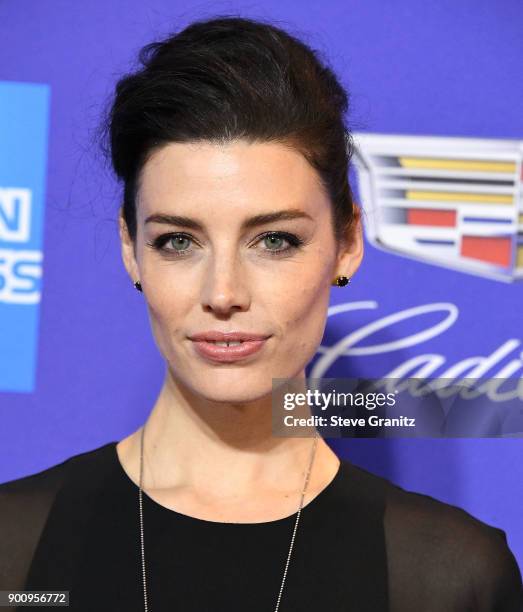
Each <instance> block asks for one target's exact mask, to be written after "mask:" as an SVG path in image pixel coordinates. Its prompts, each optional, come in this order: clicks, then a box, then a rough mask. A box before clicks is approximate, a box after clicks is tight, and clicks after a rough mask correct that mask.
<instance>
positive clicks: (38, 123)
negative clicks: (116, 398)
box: [0, 81, 50, 392]
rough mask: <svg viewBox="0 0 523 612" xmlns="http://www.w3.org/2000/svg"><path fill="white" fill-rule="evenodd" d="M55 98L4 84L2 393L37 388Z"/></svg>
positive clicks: (0, 96) (35, 87) (0, 141)
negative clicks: (51, 109)
mask: <svg viewBox="0 0 523 612" xmlns="http://www.w3.org/2000/svg"><path fill="white" fill-rule="evenodd" d="M49 98H50V90H49V86H48V85H43V84H33V83H15V82H6V81H4V82H0V392H1V391H14V392H31V391H33V389H34V383H35V372H36V355H37V346H38V325H39V310H40V309H39V304H40V292H41V279H42V259H43V257H42V239H43V220H44V201H45V178H46V161H47V138H48V124H49Z"/></svg>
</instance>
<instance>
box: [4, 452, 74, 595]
mask: <svg viewBox="0 0 523 612" xmlns="http://www.w3.org/2000/svg"><path fill="white" fill-rule="evenodd" d="M68 461H69V460H67V461H64V462H63V463H60V464H58V465H55V466H53V467H51V468H48V469H46V470H43V471H41V472H38V473H36V474H32V475H30V476H25V477H23V478H19V479H17V480H11V481H9V482H6V483H3V484H0V590H4V591H10V590H22V589H24V584H25V581H26V577H27V573H28V571H29V567H30V564H31V561H32V559H33V554H34V552H35V550H36V546H37V544H38V542H39V539H40V536H41V534H42V531H43V528H44V525H45V522H46V520H47V517H48V516H49V512H50V510H51V507H52V504H53V502H54V500H55V497H56V494H57V493H58V491H59V489H60V486H61V484H62V482H63V480H64V477H65V475H66V472H67V469H68V466H69V463H68Z"/></svg>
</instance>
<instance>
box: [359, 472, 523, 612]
mask: <svg viewBox="0 0 523 612" xmlns="http://www.w3.org/2000/svg"><path fill="white" fill-rule="evenodd" d="M351 469H352V473H353V474H354V475H357V476H356V478H357V481H358V482H359V483H360V484H361V486H362V488H366V489H367V490H372V491H374V492H376V491H380V492H381V499H382V503H383V525H384V536H385V541H386V548H387V557H388V564H389V571H390V575H391V577H393V579H394V580H393V583H394V584H395V585H396V588H397V589H398V592H399V591H406V590H408V591H409V592H412V591H413V590H416V589H424V590H425V591H430V592H432V593H434V594H435V593H438V592H439V593H443V592H444V593H446V594H448V595H447V596H448V597H451V593H452V592H453V591H454V596H455V598H458V597H463V598H464V601H471V600H473V599H478V600H480V601H482V602H483V603H482V604H481V605H478V608H477V609H478V610H492V609H496V610H497V609H499V610H504V611H505V610H507V611H512V610H513V611H514V612H515V611H517V612H520V611H523V585H522V579H521V572H520V569H519V567H518V564H517V561H516V559H515V557H514V554H513V553H512V551H511V549H510V547H509V545H508V541H507V536H506V533H505V531H504V530H503V529H501V528H499V527H496V526H494V525H491V524H489V523H487V522H484V521H482V520H480V519H479V518H477V517H475V516H474V515H472V514H471V513H469V512H467V511H466V510H465V509H463V508H461V507H459V506H458V505H455V504H451V503H448V502H444V501H441V500H439V499H436V498H434V497H432V496H431V495H428V494H425V493H419V492H415V491H410V490H407V489H404V488H403V487H401V486H399V485H398V484H395V483H393V482H392V481H391V480H389V479H387V478H383V477H381V476H377V475H375V474H372V473H371V472H368V471H366V470H364V469H363V468H360V467H356V466H354V465H352V467H351ZM449 601H450V599H449ZM467 605H468V604H467ZM495 605H497V606H498V607H495ZM503 606H505V607H503ZM449 609H451V608H449ZM463 609H465V608H463Z"/></svg>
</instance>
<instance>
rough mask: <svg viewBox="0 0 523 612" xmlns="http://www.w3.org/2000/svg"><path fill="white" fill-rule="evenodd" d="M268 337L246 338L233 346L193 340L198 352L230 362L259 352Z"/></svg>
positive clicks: (220, 360) (202, 355)
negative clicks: (258, 338)
mask: <svg viewBox="0 0 523 612" xmlns="http://www.w3.org/2000/svg"><path fill="white" fill-rule="evenodd" d="M267 340H268V338H263V339H260V340H244V341H243V342H241V343H240V344H233V345H231V346H221V345H219V344H216V343H214V342H208V341H205V340H193V341H192V343H193V345H194V348H195V349H196V352H197V353H198V354H199V355H200V356H201V357H204V358H206V359H210V360H212V361H219V362H222V363H224V362H228V361H229V362H230V361H238V360H240V359H244V358H245V357H248V356H249V355H253V354H254V353H257V352H258V351H259V350H260V349H261V348H262V347H263V346H264V344H265V343H266V342H267Z"/></svg>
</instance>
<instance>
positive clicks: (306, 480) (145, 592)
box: [138, 425, 318, 612]
mask: <svg viewBox="0 0 523 612" xmlns="http://www.w3.org/2000/svg"><path fill="white" fill-rule="evenodd" d="M144 433H145V425H144V426H143V428H142V433H141V439H140V485H139V489H138V505H139V508H140V550H141V553H142V577H143V602H144V611H145V612H149V606H148V603H147V582H146V572H145V545H144V537H143V533H144V530H143V500H142V478H143V438H144ZM317 443H318V432H317V431H316V430H315V431H314V442H313V445H312V452H311V458H310V461H309V468H308V470H307V475H306V477H305V484H304V486H303V491H302V494H301V499H300V507H299V508H298V513H297V515H296V522H295V523H294V530H293V532H292V537H291V544H290V547H289V553H288V554H287V561H286V563H285V568H284V570H283V578H282V581H281V586H280V592H279V593H278V599H277V600H276V608H275V609H274V612H278V610H279V608H280V601H281V596H282V593H283V587H284V585H285V579H286V578H287V570H288V568H289V563H290V560H291V555H292V549H293V546H294V540H295V538H296V532H297V530H298V523H299V521H300V515H301V510H302V508H303V498H304V497H305V493H306V492H307V486H308V484H309V476H310V473H311V468H312V464H313V461H314V456H315V454H316V446H317Z"/></svg>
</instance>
